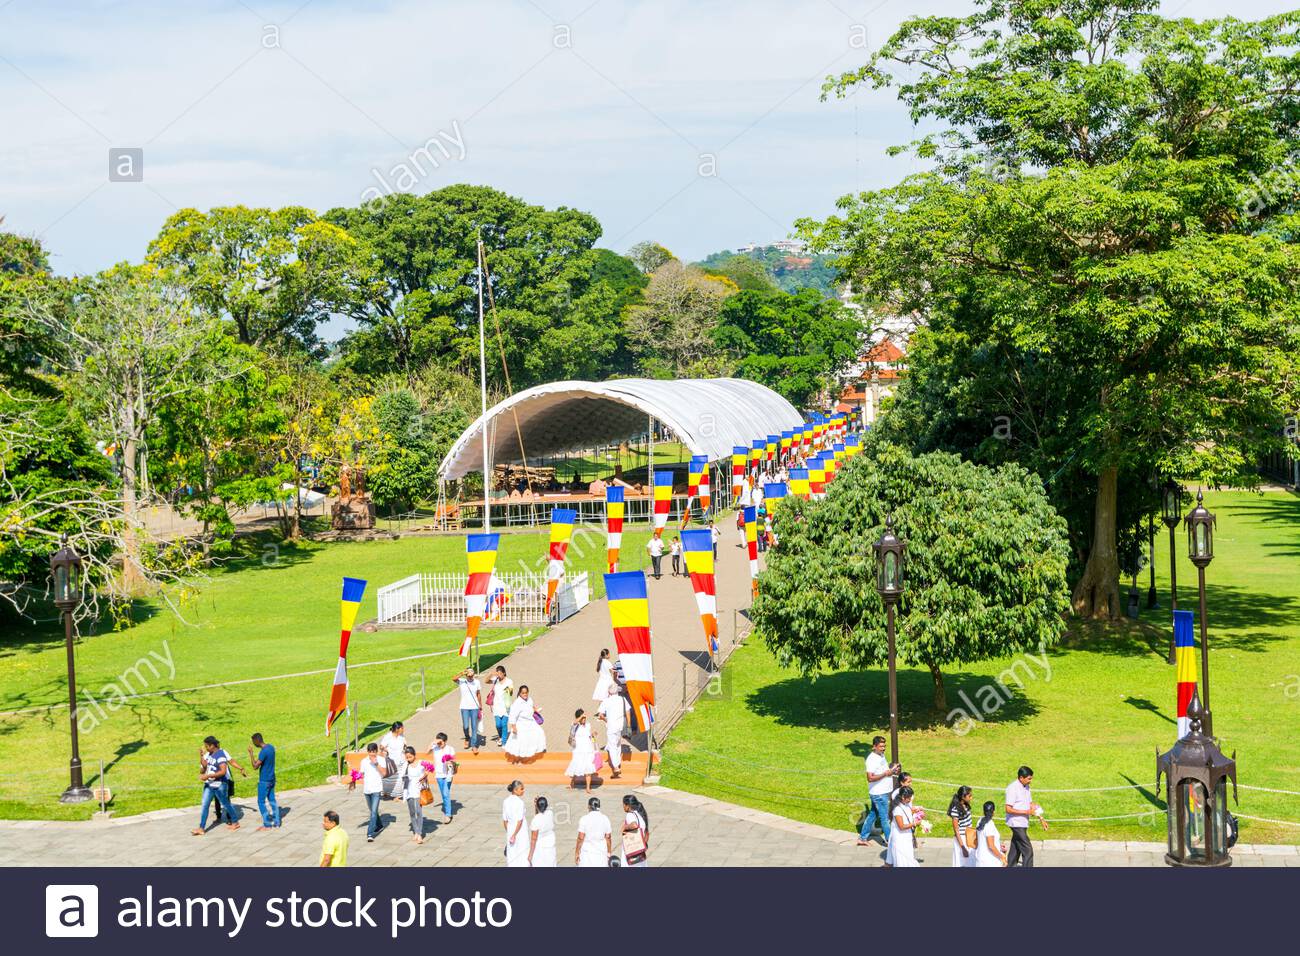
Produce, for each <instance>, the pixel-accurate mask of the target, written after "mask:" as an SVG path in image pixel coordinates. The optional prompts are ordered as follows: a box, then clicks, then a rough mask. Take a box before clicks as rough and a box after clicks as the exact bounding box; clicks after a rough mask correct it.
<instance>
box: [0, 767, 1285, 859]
mask: <svg viewBox="0 0 1300 956" xmlns="http://www.w3.org/2000/svg"><path fill="white" fill-rule="evenodd" d="M541 792H543V793H545V795H546V797H547V798H548V799H549V800H550V802H551V806H552V807H553V808H554V810H555V816H556V831H557V836H558V841H559V842H558V857H559V863H560V865H561V866H570V865H572V863H573V844H574V840H575V838H576V834H577V821H578V818H579V817H581V816H582V814H583V813H585V812H586V799H587V798H586V795H585V794H583V793H582V792H581V791H570V790H565V789H562V788H560V787H551V788H545V789H544V790H543V791H541ZM626 792H628V791H626V790H617V791H615V790H611V791H609V792H608V793H607V794H605V795H603V796H602V803H603V806H602V808H601V809H602V810H604V811H605V812H606V813H607V814H608V815H609V816H610V818H611V821H613V820H615V819H616V812H617V807H618V803H619V801H620V800H621V798H622V794H624V793H626ZM636 792H637V793H638V794H639V795H640V797H641V800H642V802H643V803H644V804H645V807H646V810H647V811H648V812H649V814H650V822H651V840H652V842H651V853H650V861H651V865H652V866H860V867H879V866H880V865H881V863H882V859H883V851H882V849H881V848H878V847H875V846H873V847H857V846H854V843H855V840H856V836H855V834H853V833H850V832H847V831H836V830H830V829H827V828H825V827H818V826H814V825H812V824H808V823H798V822H795V821H793V820H787V819H785V818H784V817H778V816H774V815H773V814H770V813H764V812H762V811H759V810H751V809H749V808H747V807H740V806H736V805H734V804H728V803H722V802H720V801H717V800H712V799H710V798H708V797H701V796H696V795H694V794H688V793H682V792H680V791H675V790H668V789H666V788H662V787H653V786H650V787H642V788H640V789H639V790H637V791H636ZM454 795H455V797H456V802H457V804H458V805H459V806H458V810H457V814H456V820H455V822H454V823H451V824H449V825H443V824H441V823H438V822H436V820H435V819H433V818H432V817H436V816H437V815H436V814H435V815H431V818H430V819H427V820H426V821H425V828H426V829H425V842H424V844H423V845H422V846H416V845H415V844H413V843H411V842H410V840H411V837H410V831H409V829H408V827H407V814H406V807H405V805H404V804H400V803H397V802H392V801H388V802H385V803H384V805H383V811H382V812H383V817H384V819H385V820H386V821H387V822H388V823H389V824H390V826H389V827H388V828H387V829H386V830H385V831H384V832H383V833H381V834H380V836H379V838H378V839H377V840H376V841H375V842H374V843H367V842H366V839H365V819H366V811H365V804H364V802H363V800H362V797H361V794H360V792H353V793H349V792H347V791H346V790H345V789H344V788H342V787H339V786H335V785H328V786H321V787H311V788H308V789H304V790H294V791H288V792H286V793H284V794H283V795H282V797H281V803H282V805H283V806H284V807H285V808H286V810H287V813H286V816H285V820H284V825H283V826H282V827H281V828H280V829H279V830H272V831H266V832H258V831H257V826H258V824H259V818H258V814H257V808H256V806H255V804H254V801H252V800H249V799H242V800H237V801H236V805H237V806H242V807H243V808H244V811H245V813H244V818H243V826H242V827H241V828H240V829H239V830H237V831H234V832H231V831H228V830H226V829H225V828H224V827H220V828H217V829H215V830H211V831H209V832H208V834H207V835H206V836H203V837H194V836H191V835H190V829H191V828H192V827H193V826H194V825H195V823H196V822H197V820H198V810H197V808H189V809H184V810H158V811H154V812H152V813H147V814H143V815H141V816H137V817H130V818H126V819H123V820H110V821H103V822H84V823H67V822H37V821H21V822H7V821H5V822H0V866H4V867H13V866H314V865H315V864H316V861H317V855H318V853H319V848H320V841H321V828H320V821H321V815H322V814H323V813H324V811H325V810H328V809H335V810H337V811H338V812H339V813H340V815H341V816H342V818H343V825H344V826H345V827H346V828H347V830H348V833H349V834H350V835H351V838H352V839H351V848H350V851H349V861H350V863H351V865H352V866H456V867H464V866H502V865H504V861H503V859H502V843H503V838H502V829H501V800H502V797H504V796H505V793H504V790H503V789H502V788H500V787H469V786H466V787H458V788H456V790H455V792H454ZM536 795H537V791H530V792H529V793H528V794H526V799H527V802H528V804H529V807H530V810H531V803H532V800H531V798H532V797H533V796H536ZM598 795H599V794H598ZM1163 852H1164V849H1163V846H1162V845H1160V844H1155V843H1117V842H1093V841H1087V842H1084V841H1073V840H1046V841H1041V842H1040V841H1035V853H1036V861H1037V862H1038V863H1039V865H1042V866H1161V865H1163ZM920 857H921V859H922V865H924V866H938V867H947V866H949V865H950V863H951V843H950V842H949V841H948V840H946V839H940V838H929V839H923V840H922V841H921V852H920ZM1233 861H1234V864H1235V865H1237V866H1291V867H1300V847H1296V846H1238V847H1236V848H1235V849H1234V850H1233Z"/></svg>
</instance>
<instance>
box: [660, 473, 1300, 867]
mask: <svg viewBox="0 0 1300 956" xmlns="http://www.w3.org/2000/svg"><path fill="white" fill-rule="evenodd" d="M1206 506H1207V507H1208V508H1210V510H1212V511H1214V512H1215V513H1216V515H1217V517H1218V533H1217V535H1216V537H1215V552H1216V558H1215V560H1214V563H1213V564H1211V565H1210V567H1209V568H1208V569H1207V604H1208V619H1209V627H1210V665H1211V672H1210V691H1211V695H1210V696H1211V704H1212V705H1213V714H1214V729H1215V732H1216V734H1217V735H1218V736H1219V738H1220V743H1221V746H1222V747H1223V750H1224V752H1225V753H1229V754H1230V753H1231V752H1232V751H1234V750H1235V751H1236V752H1237V761H1238V774H1239V778H1240V780H1241V783H1242V784H1243V785H1246V786H1249V787H1271V788H1278V789H1284V790H1290V791H1300V737H1297V735H1296V733H1295V727H1296V725H1297V723H1298V722H1300V497H1297V496H1296V495H1292V494H1286V493H1282V492H1268V493H1264V494H1252V493H1248V492H1235V491H1234V492H1216V493H1212V494H1210V495H1209V496H1208V497H1207V500H1206ZM1157 541H1158V549H1157V555H1156V571H1157V587H1158V588H1159V595H1160V602H1161V608H1159V609H1157V610H1154V611H1147V610H1145V602H1146V588H1147V577H1146V575H1145V574H1144V575H1143V576H1142V578H1141V579H1140V585H1141V594H1142V602H1143V608H1144V609H1143V611H1142V617H1141V620H1140V621H1139V622H1137V623H1130V622H1125V623H1122V624H1120V625H1118V626H1114V627H1102V626H1092V625H1087V624H1081V623H1078V622H1075V623H1074V624H1073V625H1072V627H1071V631H1070V634H1069V637H1068V640H1067V641H1066V642H1065V643H1064V644H1063V646H1061V647H1058V648H1055V649H1053V650H1051V651H1049V653H1048V655H1047V657H1046V658H1045V660H1046V664H1047V666H1050V676H1049V674H1048V671H1047V670H1046V668H1045V667H1044V666H1041V665H1039V664H1037V663H1030V662H1026V663H1025V664H1022V665H1021V666H1020V669H1019V673H1020V674H1021V675H1022V676H1024V677H1025V683H1024V686H1023V688H1017V687H1016V685H1015V683H1010V687H1011V690H1012V691H1014V693H1011V694H1009V695H1008V696H1006V697H1002V698H1001V699H1002V701H1003V705H1002V706H1001V707H1000V709H998V710H996V712H994V713H992V714H991V715H990V716H988V718H987V719H985V720H982V721H980V722H979V723H975V724H973V725H971V724H969V723H964V722H962V721H961V719H960V715H958V718H957V719H956V720H954V721H951V723H953V724H954V725H956V727H957V728H958V729H966V728H967V727H969V728H970V729H969V731H968V732H967V733H965V734H959V733H956V732H954V728H953V727H949V726H948V725H947V724H945V720H944V717H945V715H943V714H936V713H935V712H934V711H933V709H932V704H931V686H932V685H931V681H930V677H929V674H928V673H927V672H925V671H922V670H911V669H906V670H903V671H901V672H900V674H899V698H900V704H899V710H900V719H901V721H902V725H901V726H902V733H901V739H900V745H899V746H900V755H901V758H902V763H903V766H904V768H905V769H908V770H910V771H911V772H912V773H913V774H914V775H915V777H916V779H917V781H918V785H917V800H918V802H919V803H920V804H921V805H923V806H926V807H929V808H934V809H937V810H939V812H940V813H942V812H944V811H945V810H946V808H947V802H948V799H949V797H950V796H951V794H952V790H953V788H954V786H955V785H956V784H969V785H971V786H973V787H975V788H976V792H975V798H976V800H977V801H978V802H982V801H983V800H986V799H993V800H997V801H998V804H999V809H1000V808H1001V796H1000V791H1001V789H1002V788H1003V787H1005V785H1006V784H1007V783H1008V782H1009V781H1010V780H1011V779H1013V777H1014V776H1015V769H1016V767H1017V766H1018V765H1020V764H1022V763H1026V764H1029V765H1030V766H1032V767H1033V769H1034V771H1035V781H1034V782H1035V787H1034V790H1035V793H1036V794H1037V796H1038V799H1039V802H1041V803H1042V804H1043V806H1044V807H1045V808H1046V811H1047V817H1048V820H1049V822H1051V823H1053V825H1052V828H1051V830H1050V831H1049V833H1048V834H1046V835H1047V836H1051V837H1055V838H1060V839H1089V838H1109V839H1129V840H1148V841H1163V840H1164V838H1165V837H1164V833H1165V816H1164V801H1163V788H1162V789H1161V791H1160V792H1159V793H1157V792H1156V791H1155V789H1154V784H1155V752H1156V749H1157V748H1159V749H1161V750H1167V749H1168V748H1169V747H1170V745H1172V744H1173V742H1174V674H1173V668H1172V667H1170V666H1169V665H1168V664H1166V663H1165V655H1166V654H1167V648H1168V640H1169V638H1168V630H1169V629H1168V624H1167V622H1168V620H1169V618H1168V614H1169V611H1168V608H1169V592H1168V584H1169V579H1168V568H1169V556H1168V550H1167V545H1168V534H1167V532H1166V531H1165V530H1164V528H1163V526H1161V527H1159V528H1158V530H1157ZM1176 542H1177V545H1176V547H1177V548H1178V549H1179V550H1178V556H1179V565H1178V578H1179V582H1180V587H1179V596H1180V604H1181V606H1183V607H1195V602H1196V573H1195V568H1193V567H1192V566H1191V564H1190V563H1189V562H1188V561H1187V560H1186V557H1185V554H1186V552H1185V550H1184V549H1185V547H1186V537H1185V533H1184V532H1183V530H1182V529H1181V528H1179V529H1178V533H1177V537H1176ZM1012 663H1014V662H1013V661H1012V660H1005V661H990V662H984V663H981V664H979V665H972V666H967V667H961V668H958V669H954V670H952V671H949V672H947V673H946V674H945V677H946V684H947V688H948V702H949V707H950V708H956V707H959V706H962V705H963V700H962V698H961V696H960V695H961V692H963V691H964V692H965V694H966V696H967V698H969V699H970V701H972V703H973V709H974V710H976V711H979V710H980V708H981V707H982V706H983V705H984V704H985V703H986V702H989V701H991V700H992V699H993V698H992V696H991V693H992V691H991V690H988V691H984V692H983V694H982V693H981V688H988V687H991V686H994V687H995V686H996V685H995V683H994V681H995V676H996V675H998V674H999V673H1000V672H1002V671H1003V670H1004V669H1005V668H1007V667H1008V666H1010V665H1011V664H1012ZM1029 673H1032V674H1033V677H1032V678H1028V677H1027V675H1028V674H1029ZM887 725H888V707H887V684H886V677H885V673H884V671H883V670H882V671H868V672H836V673H823V674H819V675H817V676H815V677H814V678H809V679H804V678H802V677H800V676H799V674H798V673H797V672H795V671H792V670H784V669H782V668H780V667H779V666H778V665H777V663H776V660H775V658H774V657H773V656H772V654H770V653H769V652H768V650H767V649H766V647H765V646H764V645H763V643H762V640H761V638H759V637H758V636H754V637H751V638H750V639H749V641H748V642H747V643H746V644H745V645H744V646H743V647H741V648H739V649H738V650H737V652H736V654H735V656H734V657H733V658H732V659H731V661H730V662H729V663H728V665H727V667H726V669H725V671H724V677H723V680H722V681H721V685H720V688H719V693H718V694H716V695H715V696H713V697H708V696H706V697H705V698H704V699H702V700H701V702H700V703H699V704H698V705H697V706H696V708H695V711H694V713H691V714H689V715H687V717H686V718H685V719H684V720H683V721H682V723H681V724H679V725H678V727H677V728H676V729H675V730H674V731H673V733H672V735H671V736H670V738H669V740H668V742H667V744H666V746H665V752H664V761H663V783H664V784H665V785H666V786H670V787H676V788H679V789H682V790H689V791H693V792H696V793H702V794H706V795H709V796H713V797H717V798H719V799H723V800H729V801H733V802H736V803H741V804H745V805H747V806H752V807H757V808H760V809H763V810H768V811H771V812H773V813H779V814H782V815H784V816H788V817H793V818H795V819H799V820H805V821H809V822H812V823H818V824H822V825H824V826H830V827H836V828H840V829H848V828H849V827H851V826H853V821H854V820H855V819H856V817H857V815H858V813H859V811H860V809H861V807H862V803H863V800H864V799H865V793H866V786H865V779H864V777H863V774H862V768H863V760H864V758H865V756H866V753H867V751H868V749H869V746H870V740H871V737H872V736H873V735H874V734H876V733H883V734H885V735H886V736H887V730H886V728H887ZM922 781H923V782H922ZM1102 787H1106V788H1117V789H1108V790H1093V791H1092V792H1073V793H1068V792H1054V791H1067V790H1073V789H1076V788H1102ZM1234 809H1235V810H1236V811H1239V817H1240V818H1241V827H1242V836H1241V839H1242V841H1243V842H1254V843H1260V842H1271V843H1297V842H1300V801H1297V800H1296V797H1295V794H1294V793H1292V794H1289V795H1288V794H1276V793H1268V792H1265V791H1262V790H1257V789H1244V788H1243V789H1242V790H1241V791H1240V804H1239V805H1238V806H1237V807H1235V808H1234ZM1245 816H1251V817H1263V818H1270V819H1273V820H1287V821H1294V822H1295V823H1296V824H1298V825H1295V826H1285V825H1282V824H1278V823H1266V822H1261V821H1258V820H1249V819H1245V818H1244V817H1245ZM1082 818H1090V819H1082ZM1096 818H1109V819H1096ZM942 825H943V822H942V821H940V822H939V823H938V824H937V826H942ZM1034 832H1035V833H1041V831H1039V830H1037V829H1036V828H1035V831H1034Z"/></svg>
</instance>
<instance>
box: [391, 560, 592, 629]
mask: <svg viewBox="0 0 1300 956" xmlns="http://www.w3.org/2000/svg"><path fill="white" fill-rule="evenodd" d="M465 579H466V575H464V574H449V573H440V574H412V575H410V576H408V577H405V578H402V580H400V581H395V582H393V583H392V584H388V585H385V586H384V587H382V588H380V589H379V596H378V604H379V612H378V617H377V620H376V623H377V624H378V625H379V626H380V627H394V626H408V627H409V626H412V625H417V626H418V625H429V626H443V625H445V626H456V625H460V624H464V623H465ZM496 580H498V581H500V582H501V583H502V584H503V585H505V592H506V594H505V597H506V600H505V601H504V602H497V601H490V603H489V613H488V618H487V620H486V621H485V623H486V624H488V625H493V624H502V625H506V626H511V625H523V624H545V623H546V578H545V576H544V575H540V574H526V573H511V572H505V573H500V572H499V573H498V574H497V576H496ZM590 601H591V587H590V584H589V582H588V580H587V573H586V572H585V571H584V572H581V573H579V574H574V575H571V576H569V577H567V578H565V579H564V580H563V581H562V582H561V583H560V587H559V590H558V591H557V592H556V604H557V607H558V612H559V619H560V620H564V619H565V618H566V617H569V616H571V615H573V614H576V613H577V612H578V611H580V610H581V609H582V608H584V607H586V606H587V604H588V603H589V602H590Z"/></svg>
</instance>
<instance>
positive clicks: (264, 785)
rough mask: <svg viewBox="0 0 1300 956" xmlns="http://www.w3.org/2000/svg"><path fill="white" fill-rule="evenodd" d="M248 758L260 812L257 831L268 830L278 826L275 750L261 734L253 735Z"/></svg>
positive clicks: (278, 808)
mask: <svg viewBox="0 0 1300 956" xmlns="http://www.w3.org/2000/svg"><path fill="white" fill-rule="evenodd" d="M248 756H249V757H250V758H252V761H253V768H254V769H255V770H256V771H257V809H258V810H260V811H262V825H261V826H260V827H258V829H259V830H270V829H271V828H273V827H278V826H279V825H280V807H279V804H277V803H276V802H275V748H274V747H272V746H271V745H270V744H268V743H267V742H266V741H265V740H263V739H262V735H261V734H253V745H252V746H251V747H249V748H248Z"/></svg>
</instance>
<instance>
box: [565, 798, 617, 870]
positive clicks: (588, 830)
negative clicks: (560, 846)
mask: <svg viewBox="0 0 1300 956" xmlns="http://www.w3.org/2000/svg"><path fill="white" fill-rule="evenodd" d="M612 833H613V828H612V827H610V825H609V817H607V816H605V814H603V813H601V812H600V800H599V799H597V798H596V797H592V798H591V799H590V800H588V801H587V812H586V813H585V814H583V817H582V819H581V820H579V821H578V842H577V843H576V844H574V847H573V864H574V866H600V867H607V866H609V858H610V857H611V856H613V855H614V845H613V838H612Z"/></svg>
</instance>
